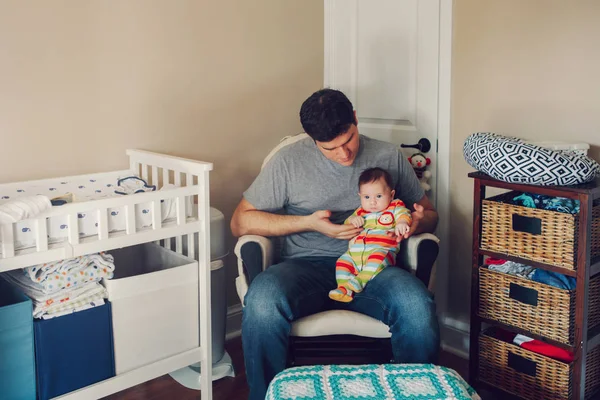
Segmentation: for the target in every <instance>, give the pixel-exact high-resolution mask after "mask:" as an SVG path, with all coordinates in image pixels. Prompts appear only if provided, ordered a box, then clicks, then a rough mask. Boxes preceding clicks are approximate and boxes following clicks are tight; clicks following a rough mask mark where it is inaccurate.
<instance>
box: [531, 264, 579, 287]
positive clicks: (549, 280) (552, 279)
mask: <svg viewBox="0 0 600 400" xmlns="http://www.w3.org/2000/svg"><path fill="white" fill-rule="evenodd" d="M531 280H533V281H536V282H540V283H544V284H546V285H550V286H554V287H556V288H559V289H565V290H575V287H576V285H577V280H576V279H575V278H573V277H572V276H567V275H563V274H559V273H558V272H552V271H546V270H545V269H541V268H538V269H536V270H534V272H533V274H532V275H531Z"/></svg>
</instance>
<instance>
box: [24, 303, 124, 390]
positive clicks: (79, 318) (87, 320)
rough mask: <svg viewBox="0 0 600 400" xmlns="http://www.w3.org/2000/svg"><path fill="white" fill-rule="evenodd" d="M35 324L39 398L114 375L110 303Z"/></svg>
mask: <svg viewBox="0 0 600 400" xmlns="http://www.w3.org/2000/svg"><path fill="white" fill-rule="evenodd" d="M33 325H34V330H35V360H36V366H37V380H38V398H39V399H40V400H46V399H50V398H52V397H56V396H60V395H62V394H65V393H69V392H71V391H73V390H77V389H81V388H83V387H85V386H88V385H91V384H94V383H97V382H100V381H102V380H105V379H108V378H112V377H113V376H115V357H114V350H113V349H114V347H113V337H112V320H111V309H110V303H108V302H107V303H106V304H105V305H103V306H100V307H94V308H91V309H89V310H85V311H79V312H76V313H73V314H69V315H64V316H62V317H57V318H52V319H48V320H36V321H35V322H34V324H33Z"/></svg>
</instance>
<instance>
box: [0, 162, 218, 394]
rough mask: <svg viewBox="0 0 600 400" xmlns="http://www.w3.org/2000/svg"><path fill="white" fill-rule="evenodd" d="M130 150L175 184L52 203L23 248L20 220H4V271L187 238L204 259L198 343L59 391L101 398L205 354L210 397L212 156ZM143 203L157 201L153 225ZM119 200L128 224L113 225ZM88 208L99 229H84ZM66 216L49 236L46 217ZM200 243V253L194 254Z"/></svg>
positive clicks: (146, 172)
mask: <svg viewBox="0 0 600 400" xmlns="http://www.w3.org/2000/svg"><path fill="white" fill-rule="evenodd" d="M127 155H128V156H129V161H130V171H132V172H133V173H134V174H136V175H139V176H141V177H142V178H143V179H145V180H146V181H147V182H148V183H149V184H152V185H156V186H157V187H158V188H159V189H160V188H162V186H163V185H166V184H167V183H170V184H173V185H174V187H173V188H169V189H165V190H157V191H154V192H146V193H139V194H136V195H132V196H121V197H110V198H106V199H98V200H91V201H84V202H76V203H69V204H65V205H63V206H60V207H53V208H52V209H51V210H50V211H48V212H45V213H43V214H41V215H38V216H36V217H35V218H34V219H32V220H31V221H29V222H30V223H31V226H33V230H34V236H35V244H34V245H33V247H27V248H20V247H18V246H16V245H15V237H14V229H15V225H16V224H5V225H2V226H1V227H0V240H1V245H0V246H1V254H0V272H5V271H9V270H12V269H16V268H24V267H27V266H31V265H34V264H39V263H44V262H51V261H57V260H61V259H65V258H71V257H76V256H79V255H83V254H89V253H94V252H99V251H110V250H112V249H116V248H121V247H126V246H132V245H136V244H141V243H145V242H158V241H160V242H161V243H162V244H163V245H164V247H166V248H169V249H170V248H171V247H172V246H171V240H170V239H174V240H173V241H174V242H175V246H174V247H175V248H174V249H173V250H174V251H176V252H178V253H180V254H184V249H183V242H184V240H185V241H186V244H187V249H188V250H187V256H188V257H190V258H197V259H198V277H199V279H198V300H199V314H200V315H199V320H200V338H199V346H198V347H197V348H194V349H191V350H188V351H185V352H183V353H180V354H176V355H174V356H171V357H168V358H165V359H162V360H159V361H157V362H153V363H151V364H147V365H144V366H142V367H139V368H137V369H134V370H132V371H128V372H125V373H123V374H120V375H117V376H115V377H113V378H110V379H107V380H105V381H102V382H98V383H96V384H93V385H90V386H87V387H84V388H81V389H79V390H76V391H73V392H71V393H67V394H65V395H62V396H60V397H57V398H56V399H61V400H67V399H68V400H76V399H81V400H89V399H99V398H101V397H105V396H108V395H110V394H113V393H116V392H119V391H121V390H124V389H126V388H129V387H132V386H135V385H138V384H140V383H143V382H145V381H148V380H151V379H154V378H157V377H159V376H162V375H165V374H168V373H170V372H172V371H175V370H178V369H180V368H183V367H185V366H188V365H191V364H194V363H198V362H200V365H201V368H202V371H203V373H202V375H201V377H200V388H201V396H202V399H203V400H210V399H212V377H211V366H212V352H211V301H210V299H211V293H210V291H211V283H210V277H211V270H210V220H211V218H210V201H209V172H210V171H211V170H212V168H213V166H212V164H211V163H206V162H200V161H195V160H189V159H184V158H179V157H172V156H168V155H163V154H158V153H151V152H147V151H142V150H127ZM72 178H81V177H72ZM61 179H65V180H67V179H70V178H61ZM48 181H55V180H53V179H50V180H48ZM43 183H44V181H37V182H35V184H43ZM26 184H31V182H29V183H28V182H19V183H8V184H3V185H0V189H8V188H11V187H13V186H15V185H26ZM163 201H174V202H175V205H176V217H175V218H171V219H167V220H163V218H161V202H163ZM142 204H144V205H146V204H151V209H152V224H151V226H145V227H140V224H139V223H137V221H136V218H137V217H136V206H140V205H142ZM186 204H197V206H194V207H193V212H192V215H191V216H189V215H188V214H187V213H186ZM120 207H122V208H123V209H124V210H125V214H126V225H125V229H124V230H121V231H109V228H108V222H107V221H108V214H109V210H111V209H115V208H120ZM82 212H85V213H88V214H90V213H97V216H98V225H97V226H98V231H97V233H96V234H93V235H88V234H84V233H83V232H82V231H81V230H80V227H79V225H78V223H77V219H78V213H82ZM63 217H64V218H67V220H68V221H69V224H68V228H67V229H68V234H67V236H66V237H65V238H64V240H62V241H59V242H50V243H49V241H48V235H47V226H48V223H49V221H48V220H49V219H50V218H63ZM196 234H197V235H196ZM165 239H169V240H165ZM194 242H195V243H194ZM196 249H197V252H198V257H195V256H196V255H195V252H196Z"/></svg>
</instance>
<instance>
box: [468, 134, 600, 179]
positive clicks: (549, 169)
mask: <svg viewBox="0 0 600 400" xmlns="http://www.w3.org/2000/svg"><path fill="white" fill-rule="evenodd" d="M463 154H464V157H465V160H466V161H467V163H468V164H469V165H470V166H471V167H473V168H475V169H477V170H479V171H481V172H483V173H485V174H487V175H489V176H491V177H492V178H495V179H498V180H501V181H505V182H511V183H527V184H532V185H559V186H566V185H577V184H580V183H585V182H590V181H592V180H594V178H595V177H596V175H600V165H598V163H597V162H596V161H594V160H592V159H591V158H589V157H587V156H586V155H584V154H581V153H577V152H571V151H555V150H550V149H546V148H544V147H539V146H536V145H533V144H529V143H526V142H524V141H523V140H521V139H519V138H515V137H508V136H502V135H498V134H495V133H491V132H478V133H473V134H472V135H470V136H469V137H468V138H467V139H466V140H465V144H464V146H463Z"/></svg>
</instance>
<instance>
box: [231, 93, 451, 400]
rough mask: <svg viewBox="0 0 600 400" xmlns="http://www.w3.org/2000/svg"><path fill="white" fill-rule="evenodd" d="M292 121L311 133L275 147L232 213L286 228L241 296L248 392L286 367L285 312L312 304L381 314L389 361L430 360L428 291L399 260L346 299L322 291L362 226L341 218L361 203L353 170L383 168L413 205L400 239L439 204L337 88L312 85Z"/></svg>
mask: <svg viewBox="0 0 600 400" xmlns="http://www.w3.org/2000/svg"><path fill="white" fill-rule="evenodd" d="M300 121H301V123H302V127H303V128H304V130H305V131H306V133H307V134H308V135H309V136H310V138H307V139H304V140H300V141H298V142H296V143H294V144H291V145H288V146H286V147H284V148H282V149H281V150H279V151H278V152H277V153H276V154H275V155H274V156H273V158H272V159H271V160H270V161H269V162H268V163H267V164H266V165H265V167H264V168H263V170H262V171H261V173H260V174H259V175H258V177H257V178H256V180H255V181H254V182H253V183H252V185H251V186H250V188H248V190H247V191H246V192H244V197H243V199H242V201H241V202H240V204H239V205H238V206H237V208H236V210H235V212H234V215H233V218H232V220H231V230H232V232H233V234H234V235H235V236H241V235H248V234H255V235H262V236H284V244H283V254H282V257H283V261H282V262H281V263H279V264H276V265H273V266H271V267H270V268H268V269H267V270H266V271H264V272H262V273H260V274H259V275H258V276H257V277H256V278H255V279H254V281H253V282H252V284H251V285H250V288H249V290H248V293H247V294H246V297H245V299H244V304H245V308H244V313H243V318H242V342H243V347H244V358H245V360H246V375H247V379H248V384H249V386H250V399H251V400H258V399H264V397H265V394H266V389H267V386H268V384H269V382H270V381H271V379H273V377H274V376H275V375H276V374H277V373H278V372H280V371H282V370H283V369H284V368H285V364H286V356H287V346H288V337H289V333H290V329H291V323H292V321H295V320H297V319H299V318H302V317H305V316H307V315H310V314H314V313H317V312H321V311H325V310H329V309H334V308H335V309H347V310H351V311H357V312H360V313H363V314H366V315H369V316H371V317H373V318H376V319H379V320H381V321H383V322H384V323H385V324H386V325H388V326H389V327H390V331H391V333H392V339H391V340H392V348H393V353H394V359H395V361H396V362H403V363H427V362H433V361H435V359H436V358H437V353H438V348H439V327H438V322H437V318H436V315H435V304H434V302H433V300H432V298H431V295H430V293H429V292H428V291H427V289H426V288H425V286H424V285H423V283H422V282H421V281H419V280H418V279H417V278H415V277H414V276H413V275H411V274H410V273H408V272H406V271H404V270H403V269H401V268H386V269H384V270H383V271H382V272H381V273H380V274H379V275H377V276H376V277H375V278H374V279H373V280H371V281H370V282H369V284H368V285H367V286H366V287H365V289H364V290H363V291H362V292H361V293H357V294H356V296H355V298H354V300H353V301H352V302H350V303H339V302H335V301H333V300H331V299H329V297H328V293H329V291H330V290H331V289H333V288H335V287H336V280H335V262H336V260H337V259H338V257H339V256H340V255H342V254H343V253H344V252H345V251H346V250H347V248H348V240H350V239H352V238H353V237H355V236H356V235H357V234H358V233H359V232H360V228H355V227H354V226H353V225H342V224H341V223H342V222H343V221H344V220H345V219H346V217H348V216H349V215H350V214H351V213H352V212H353V211H354V210H355V209H356V208H357V207H358V206H360V198H359V196H358V195H357V192H358V177H359V175H360V173H361V172H362V171H363V170H365V169H366V168H371V167H380V168H383V169H385V170H387V171H389V172H390V174H391V175H392V177H393V180H394V183H395V185H394V186H395V187H394V189H395V190H396V194H397V197H398V198H400V199H402V200H403V201H404V203H405V204H407V205H412V207H411V209H412V217H413V224H412V226H411V230H410V231H409V232H408V233H407V234H405V235H404V236H403V237H398V238H397V241H398V242H400V241H401V240H402V239H406V238H408V237H409V236H411V235H413V234H416V233H422V232H432V231H433V230H434V229H435V226H436V224H437V220H438V215H437V212H436V210H435V208H434V207H433V205H432V204H431V203H430V201H429V199H428V198H427V196H426V195H425V194H424V192H423V189H422V188H421V186H420V184H419V181H418V179H417V178H416V175H415V173H414V171H413V169H412V167H411V166H410V164H409V162H408V160H406V158H405V157H404V156H403V155H402V153H401V152H400V151H399V150H398V149H397V148H396V147H395V146H391V145H389V143H385V142H380V141H377V140H374V139H370V138H368V137H365V136H361V135H359V132H358V127H357V125H358V121H357V119H356V112H355V111H354V109H353V107H352V104H351V102H350V101H349V100H348V98H347V97H346V96H345V95H344V94H343V93H342V92H339V91H337V90H332V89H324V90H320V91H318V92H316V93H314V94H312V95H311V96H310V97H309V98H308V99H307V100H306V101H305V102H304V103H303V104H302V107H301V110H300ZM281 211H283V213H281ZM276 212H277V214H276Z"/></svg>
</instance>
